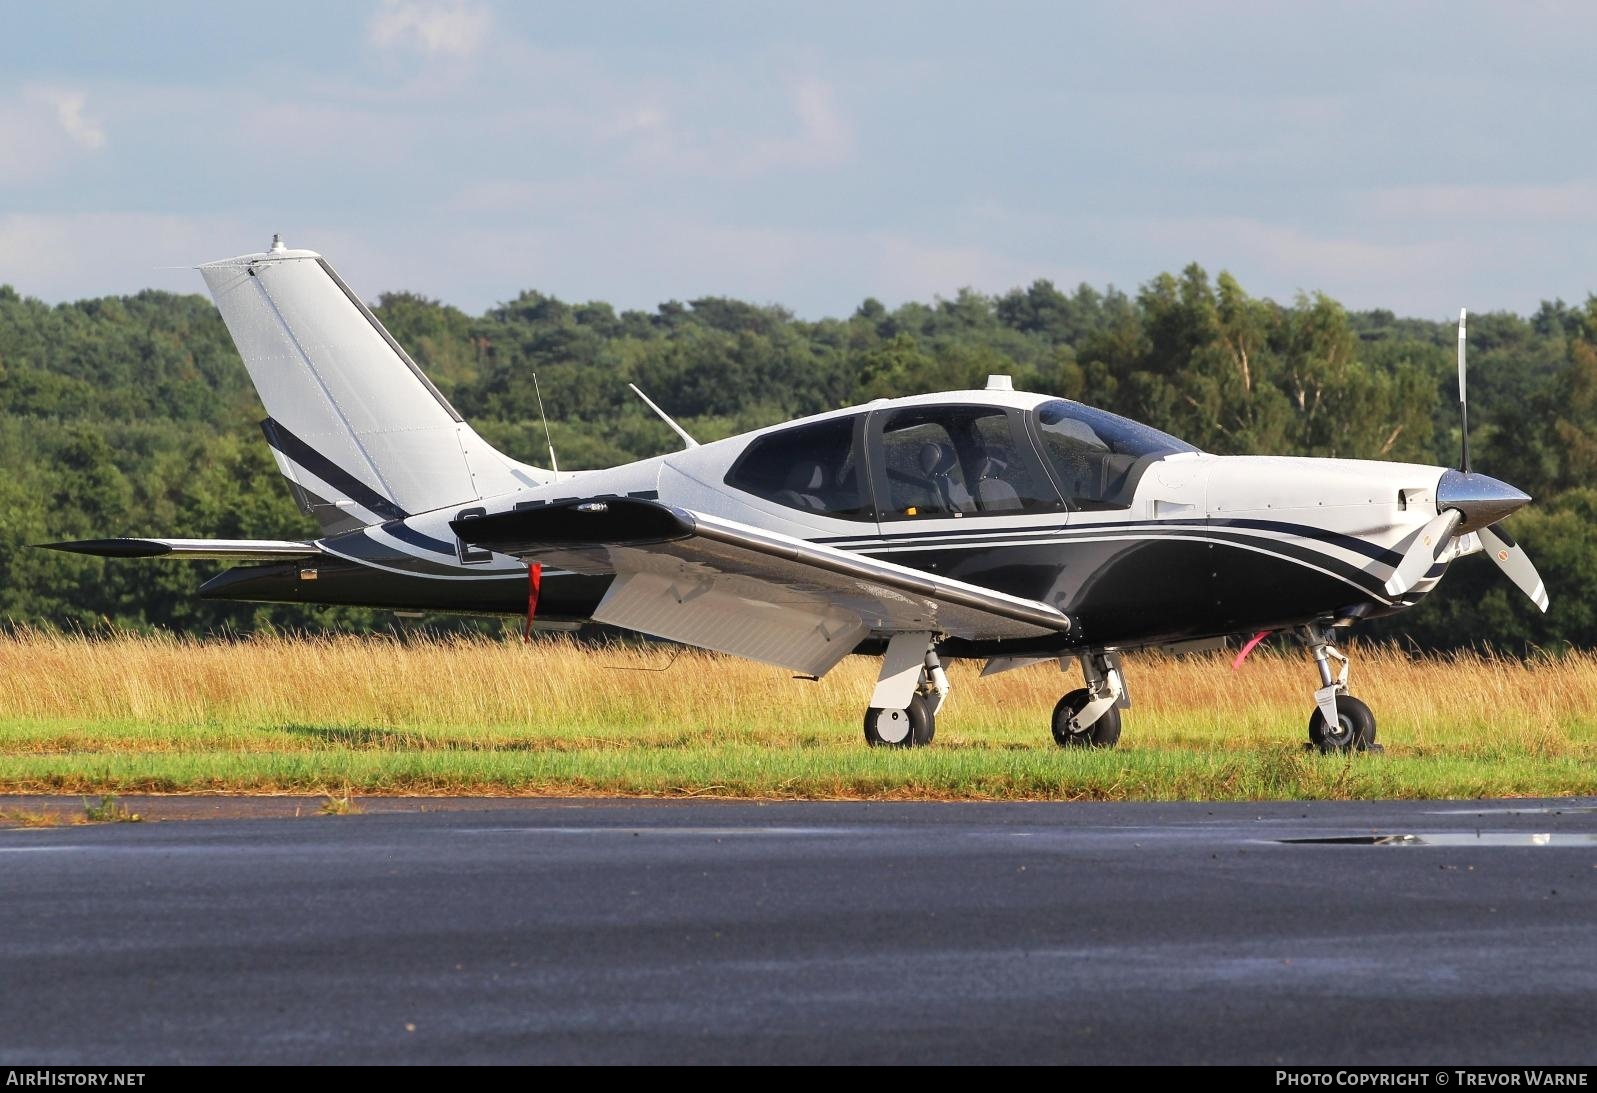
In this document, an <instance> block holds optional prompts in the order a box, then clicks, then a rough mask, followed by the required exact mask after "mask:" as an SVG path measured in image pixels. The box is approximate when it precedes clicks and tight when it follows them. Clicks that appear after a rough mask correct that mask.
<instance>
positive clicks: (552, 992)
mask: <svg viewBox="0 0 1597 1093" xmlns="http://www.w3.org/2000/svg"><path fill="white" fill-rule="evenodd" d="M181 800H186V801H189V802H198V803H191V804H188V805H184V806H179V807H177V808H176V809H175V810H174V809H173V807H172V805H171V802H170V801H168V802H167V803H166V804H165V805H163V803H162V802H161V801H158V800H157V801H149V802H138V801H129V802H126V803H128V804H130V806H131V807H132V808H133V809H134V810H135V811H142V812H143V813H145V814H146V815H150V816H154V817H160V816H162V815H168V816H175V815H187V816H189V818H186V819H183V820H181V821H177V820H173V821H172V822H145V823H138V824H130V823H114V824H101V825H92V826H57V827H45V828H39V829H32V830H6V831H0V923H3V926H0V985H3V989H0V1063H9V1064H30V1065H37V1064H49V1063H62V1064H65V1063H84V1064H124V1065H125V1064H135V1063H173V1062H262V1063H270V1062H340V1063H373V1062H383V1063H392V1062H426V1063H469V1062H807V1063H854V1062H897V1063H933V1062H967V1063H1029V1062H1092V1063H1099V1062H1183V1063H1204V1062H1209V1063H1277V1062H1287V1063H1302V1064H1308V1063H1354V1062H1362V1063H1432V1064H1438V1065H1442V1064H1446V1065H1459V1064H1464V1063H1491V1062H1512V1063H1525V1062H1539V1063H1590V1062H1591V1061H1592V1060H1593V1059H1594V1058H1597V807H1593V804H1592V802H1587V801H1541V802H1525V801H1521V802H1490V803H1479V802H1464V803H1448V802H1408V803H1359V802H1337V803H1316V804H1244V805H1234V804H1226V805H1220V804H863V803H836V804H812V803H794V804H786V803H781V804H776V803H727V802H658V801H655V802H650V801H642V802H639V801H511V802H503V801H501V802H470V801H455V802H441V801H423V802H417V801H409V802H405V801H398V802H396V801H367V802H363V804H364V807H366V809H367V813H366V814H365V815H358V816H354V815H351V816H325V817H323V816H315V815H313V813H314V812H315V804H316V802H314V801H310V802H303V801H302V802H293V801H288V802H284V801H278V802H274V803H272V804H270V805H268V806H261V805H259V804H255V805H251V804H249V803H248V802H244V803H239V804H237V805H236V806H235V805H232V804H230V803H228V802H218V801H216V800H214V799H206V798H188V799H181ZM7 803H8V805H9V807H11V808H16V807H18V803H17V802H16V801H11V802H7ZM25 804H27V807H29V808H32V809H34V810H37V809H38V808H40V807H43V806H41V805H39V804H38V802H32V803H25ZM70 804H71V805H72V806H75V807H76V808H77V810H78V811H79V812H80V813H81V804H80V803H79V802H78V801H77V800H76V799H73V800H72V801H71V802H70ZM290 807H292V808H293V809H295V810H298V811H299V812H300V813H301V814H300V815H299V816H297V817H296V816H294V815H293V814H292V812H291V811H289V809H290ZM163 808H165V809H166V810H167V811H166V812H163V811H162V809H163ZM185 809H187V810H188V811H187V812H185V811H184V810H185ZM208 810H209V811H208ZM1287 840H1349V841H1287Z"/></svg>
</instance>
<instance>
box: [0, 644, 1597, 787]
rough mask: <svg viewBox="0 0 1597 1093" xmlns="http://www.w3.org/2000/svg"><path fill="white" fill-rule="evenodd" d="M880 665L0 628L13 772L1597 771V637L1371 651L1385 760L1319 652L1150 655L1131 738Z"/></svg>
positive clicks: (1035, 686)
mask: <svg viewBox="0 0 1597 1093" xmlns="http://www.w3.org/2000/svg"><path fill="white" fill-rule="evenodd" d="M875 664H876V662H875V661H873V660H867V659H864V658H850V659H849V660H847V661H845V662H844V663H843V664H842V665H841V666H839V667H838V668H837V669H836V670H835V671H834V672H832V673H831V674H830V675H829V676H827V677H826V679H825V680H823V681H821V682H819V683H812V682H804V681H798V680H794V679H792V678H790V674H789V673H787V672H784V671H782V670H780V669H774V668H767V667H764V666H761V665H756V664H751V663H748V662H746V661H741V660H735V659H731V658H726V657H720V656H716V655H713V654H704V653H695V652H692V651H682V652H680V653H676V652H674V651H673V650H670V649H663V648H650V647H644V648H638V647H619V646H618V647H608V648H602V649H592V648H581V647H578V646H576V645H573V644H570V643H567V642H560V641H554V642H541V643H534V644H532V645H525V646H524V645H521V644H519V643H516V642H513V641H497V640H490V639H481V638H477V639H468V638H460V639H455V638H447V639H415V638H407V639H405V640H398V639H385V638H360V637H334V638H315V639H306V638H281V637H266V638H256V639H252V640H245V641H220V640H216V641H195V640H184V639H177V638H169V637H134V636H118V637H110V638H105V637H81V636H79V637H72V636H55V635H48V634H37V633H26V632H24V633H19V634H13V635H11V636H9V637H3V638H0V792H11V793H17V792H63V793H66V792H70V793H106V792H124V793H127V792H141V791H142V792H262V793H269V792H301V793H326V794H333V795H337V794H344V795H346V796H347V794H348V793H350V792H354V793H357V794H374V793H421V794H429V793H487V794H507V795H508V794H514V795H571V794H637V795H651V796H726V797H772V798H873V799H874V798H880V799H903V798H918V797H927V798H967V799H1103V800H1125V799H1143V800H1173V799H1212V800H1265V799H1282V798H1318V799H1326V798H1369V797H1482V796H1530V795H1535V796H1574V795H1588V794H1597V656H1593V655H1587V654H1571V655H1568V656H1563V657H1559V658H1557V659H1544V660H1540V661H1535V662H1531V663H1522V662H1519V661H1515V660H1506V659H1496V658H1491V657H1484V656H1479V655H1464V656H1458V657H1451V658H1445V659H1443V658H1419V659H1416V658H1410V657H1408V656H1407V655H1405V654H1403V653H1401V652H1399V651H1396V650H1393V649H1390V648H1359V649H1356V650H1355V651H1354V662H1353V678H1352V683H1353V688H1352V689H1353V692H1354V693H1355V694H1358V695H1360V696H1361V697H1363V698H1364V699H1365V700H1366V701H1367V702H1369V703H1370V704H1371V706H1372V707H1374V709H1375V711H1376V715H1377V717H1378V718H1379V719H1380V726H1381V727H1380V739H1381V741H1382V743H1384V744H1385V746H1386V749H1387V752H1386V754H1385V755H1384V756H1370V757H1353V758H1344V757H1334V756H1333V757H1324V756H1319V755H1315V754H1307V753H1305V752H1304V751H1303V748H1302V744H1303V741H1304V740H1305V739H1306V726H1307V722H1308V717H1309V711H1310V705H1311V698H1310V694H1311V691H1312V689H1313V687H1314V685H1315V682H1316V681H1315V676H1314V669H1313V665H1312V663H1311V662H1310V661H1309V659H1308V657H1307V656H1306V654H1304V653H1302V652H1301V651H1299V650H1296V649H1295V648H1286V649H1284V650H1283V651H1282V652H1275V651H1272V650H1270V649H1263V650H1260V651H1259V652H1257V653H1255V654H1254V656H1253V657H1252V658H1250V659H1249V661H1248V662H1247V663H1246V664H1245V665H1244V666H1243V668H1242V669H1241V670H1240V671H1235V672H1234V671H1232V669H1231V666H1230V663H1229V660H1228V659H1226V658H1224V657H1193V658H1184V659H1180V660H1175V659H1166V658H1161V657H1158V656H1151V655H1150V656H1133V657H1130V658H1128V662H1127V669H1128V678H1129V682H1130V686H1131V691H1132V697H1133V699H1134V700H1135V703H1136V705H1135V707H1134V708H1133V709H1132V710H1130V711H1128V712H1127V713H1126V714H1125V720H1124V723H1125V732H1124V735H1123V736H1122V739H1121V746H1120V747H1119V748H1118V749H1117V750H1114V751H1108V752H1099V751H1080V750H1076V749H1069V750H1065V749H1060V748H1056V747H1055V746H1054V745H1053V743H1052V742H1051V740H1050V739H1049V736H1048V731H1047V723H1048V715H1049V713H1050V711H1051V710H1052V708H1053V704H1054V702H1055V701H1057V699H1058V697H1059V695H1060V694H1062V693H1063V692H1064V691H1066V690H1069V689H1071V688H1074V687H1077V686H1080V682H1079V681H1080V675H1079V673H1078V672H1076V671H1075V670H1074V669H1073V670H1072V671H1071V672H1070V673H1069V674H1061V673H1060V671H1059V670H1058V668H1057V666H1042V667H1036V668H1030V669H1025V670H1021V671H1017V672H1012V673H1007V674H1005V675H1001V676H998V677H995V678H993V679H987V680H982V679H979V678H978V677H977V670H978V668H979V665H977V664H973V663H972V664H967V663H963V662H961V663H958V664H955V665H953V666H952V668H951V670H950V673H949V674H950V677H951V678H952V680H953V684H954V691H953V695H952V697H951V698H950V700H949V702H948V704H947V705H946V706H945V707H944V710H943V712H942V714H941V715H940V716H939V717H938V724H937V740H936V743H935V744H934V745H933V746H932V747H930V748H924V749H919V750H915V751H893V750H886V749H875V750H873V749H868V748H866V747H865V745H864V742H863V739H862V736H861V732H860V727H859V726H860V721H861V716H862V713H863V710H862V706H863V704H864V701H865V699H866V697H867V696H868V695H869V693H870V689H871V686H872V685H873V684H874V682H875V671H876V667H875Z"/></svg>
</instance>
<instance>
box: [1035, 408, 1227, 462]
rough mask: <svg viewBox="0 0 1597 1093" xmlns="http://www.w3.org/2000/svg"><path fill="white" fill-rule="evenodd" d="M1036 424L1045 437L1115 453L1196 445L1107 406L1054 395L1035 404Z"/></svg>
mask: <svg viewBox="0 0 1597 1093" xmlns="http://www.w3.org/2000/svg"><path fill="white" fill-rule="evenodd" d="M1036 414H1037V425H1038V427H1039V428H1040V429H1041V430H1042V434H1043V437H1044V438H1045V439H1046V438H1048V437H1049V436H1050V435H1052V436H1055V437H1060V438H1064V439H1066V440H1069V441H1074V442H1077V443H1081V444H1086V445H1088V446H1091V447H1096V448H1101V449H1103V450H1105V451H1108V452H1112V453H1113V454H1115V455H1129V456H1133V457H1136V458H1139V459H1140V458H1141V457H1142V456H1145V455H1171V454H1173V453H1175V452H1196V451H1197V450H1198V449H1197V448H1194V447H1193V446H1192V445H1191V444H1188V443H1187V442H1186V441H1185V440H1177V439H1176V438H1175V437H1173V436H1171V435H1170V434H1169V433H1161V432H1160V431H1159V430H1158V429H1155V428H1152V427H1151V426H1148V425H1143V424H1142V423H1141V422H1136V421H1132V420H1131V419H1130V418H1124V417H1121V416H1120V415H1119V414H1111V413H1109V411H1107V410H1094V409H1093V408H1092V407H1091V406H1083V405H1082V404H1081V403H1079V402H1067V401H1066V400H1064V399H1062V398H1056V399H1053V400H1052V401H1050V402H1045V403H1043V404H1042V405H1041V406H1039V407H1037V410H1036Z"/></svg>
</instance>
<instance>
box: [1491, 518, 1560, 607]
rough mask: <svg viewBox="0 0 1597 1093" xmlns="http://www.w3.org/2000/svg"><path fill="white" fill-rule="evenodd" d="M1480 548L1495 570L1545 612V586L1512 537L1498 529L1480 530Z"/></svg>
mask: <svg viewBox="0 0 1597 1093" xmlns="http://www.w3.org/2000/svg"><path fill="white" fill-rule="evenodd" d="M1479 534H1480V537H1481V546H1483V547H1485V548H1486V553H1487V554H1489V555H1491V558H1492V561H1494V562H1496V563H1497V568H1498V569H1501V570H1502V571H1503V572H1504V573H1506V574H1507V575H1508V579H1509V580H1511V581H1513V582H1514V584H1515V585H1516V586H1517V587H1518V588H1519V590H1520V591H1521V592H1523V593H1525V595H1527V596H1529V597H1530V602H1531V603H1533V604H1535V605H1536V606H1537V607H1539V608H1541V609H1542V610H1543V611H1546V610H1547V586H1546V585H1544V584H1542V577H1541V574H1540V573H1537V572H1536V567H1535V566H1533V565H1531V564H1530V559H1529V558H1527V557H1526V556H1525V551H1524V549H1523V548H1521V547H1520V545H1519V544H1518V543H1516V542H1514V539H1513V536H1511V535H1509V534H1508V532H1506V531H1503V530H1501V529H1500V528H1481V530H1480V532H1479Z"/></svg>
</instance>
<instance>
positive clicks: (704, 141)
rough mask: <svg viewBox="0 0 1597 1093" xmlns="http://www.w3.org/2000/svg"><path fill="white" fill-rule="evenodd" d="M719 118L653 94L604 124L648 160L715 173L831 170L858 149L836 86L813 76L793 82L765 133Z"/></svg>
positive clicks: (662, 166) (657, 165) (660, 166)
mask: <svg viewBox="0 0 1597 1093" xmlns="http://www.w3.org/2000/svg"><path fill="white" fill-rule="evenodd" d="M731 93H732V92H731V91H729V90H726V89H722V90H720V91H719V92H718V94H723V95H725V94H731ZM713 117H714V114H713V112H712V110H701V111H698V112H695V111H691V110H689V109H687V108H684V107H678V108H675V109H667V108H666V107H665V106H662V105H661V104H660V103H659V102H658V101H657V100H654V99H651V100H649V101H647V102H644V103H642V104H640V105H637V106H634V107H631V108H628V109H625V110H622V111H620V112H619V113H618V114H617V115H616V116H615V117H614V118H613V120H612V121H611V122H610V123H609V124H607V125H605V126H602V127H601V129H600V131H601V132H602V133H603V134H604V135H605V136H606V137H609V138H611V139H616V138H619V139H621V140H623V141H625V142H627V144H628V146H629V148H630V152H631V155H632V157H633V158H634V160H636V161H637V162H638V163H639V164H641V165H642V166H645V167H649V168H653V169H656V170H660V171H664V172H667V173H672V174H683V175H697V176H702V177H707V178H733V179H740V178H751V177H754V176H758V175H765V174H770V173H772V172H776V171H782V170H787V169H794V170H801V171H814V170H825V169H829V168H834V167H839V166H842V165H843V164H845V163H847V162H848V161H849V160H850V159H852V158H853V155H854V148H855V144H854V128H853V126H852V125H851V124H850V122H849V119H848V116H847V114H846V113H845V112H844V110H843V108H842V107H841V106H840V105H839V103H838V98H837V92H836V89H835V88H833V87H832V85H831V84H829V83H827V82H826V81H824V80H820V79H816V78H813V77H807V78H804V79H801V80H798V81H796V82H795V83H793V84H792V85H791V86H790V87H789V88H788V90H787V95H786V98H785V102H784V109H782V111H781V112H780V113H775V112H773V115H772V116H768V117H767V118H765V119H762V120H763V121H764V122H765V125H764V126H763V128H764V130H765V131H764V132H756V133H752V134H751V133H749V132H746V131H743V130H739V129H728V128H720V127H717V126H716V125H715V124H714V122H713ZM684 119H691V120H684ZM784 129H786V130H788V131H787V132H783V130H784Z"/></svg>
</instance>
